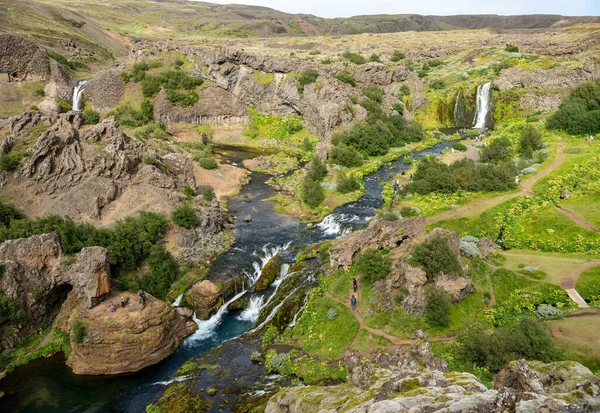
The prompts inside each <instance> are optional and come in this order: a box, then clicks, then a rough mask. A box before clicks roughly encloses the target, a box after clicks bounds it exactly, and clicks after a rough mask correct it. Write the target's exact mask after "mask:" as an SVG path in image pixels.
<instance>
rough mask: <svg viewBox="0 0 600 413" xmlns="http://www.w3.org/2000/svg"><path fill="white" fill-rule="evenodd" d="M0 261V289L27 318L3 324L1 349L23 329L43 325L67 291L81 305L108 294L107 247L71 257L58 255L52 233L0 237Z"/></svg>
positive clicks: (12, 342) (11, 343)
mask: <svg viewBox="0 0 600 413" xmlns="http://www.w3.org/2000/svg"><path fill="white" fill-rule="evenodd" d="M0 261H1V262H2V263H3V264H2V266H3V276H2V277H0V291H1V292H2V293H3V294H5V295H7V296H8V297H10V298H11V299H13V300H14V301H15V302H17V303H18V304H19V305H20V307H21V308H22V310H23V311H24V313H25V316H26V320H27V321H26V322H24V323H22V324H21V325H18V326H4V330H5V334H3V339H2V341H1V347H2V349H3V350H6V349H10V348H12V347H13V346H14V345H15V344H16V343H17V342H18V341H19V339H20V338H22V337H24V336H25V335H26V334H27V333H30V332H32V331H36V330H37V329H43V328H46V327H48V326H49V325H50V324H51V323H52V321H53V320H54V316H55V314H56V313H55V310H56V309H57V308H58V307H59V306H60V304H62V302H63V301H64V300H65V299H66V296H67V294H68V293H69V291H71V290H73V291H74V292H75V294H76V295H77V298H78V299H79V301H80V302H81V306H82V307H83V308H91V307H93V306H94V305H97V304H98V303H99V302H100V301H101V300H102V299H103V298H104V297H106V295H107V294H109V293H110V263H109V259H108V251H107V250H106V249H105V248H102V247H89V248H84V249H83V250H81V252H79V253H78V254H76V255H75V257H74V261H73V259H72V258H67V257H65V256H63V254H62V249H61V246H60V241H59V238H58V235H57V234H56V233H51V234H46V235H34V236H32V237H29V238H22V239H16V240H11V241H5V242H4V243H2V244H1V245H0Z"/></svg>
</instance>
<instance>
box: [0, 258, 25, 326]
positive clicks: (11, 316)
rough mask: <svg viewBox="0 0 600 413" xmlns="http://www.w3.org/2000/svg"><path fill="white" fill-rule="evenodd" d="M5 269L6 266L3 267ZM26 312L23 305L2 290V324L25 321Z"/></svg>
mask: <svg viewBox="0 0 600 413" xmlns="http://www.w3.org/2000/svg"><path fill="white" fill-rule="evenodd" d="M2 268H3V269H4V267H2ZM25 319H26V314H25V311H23V309H22V308H21V305H20V304H19V303H18V302H16V301H15V300H14V299H13V298H12V297H10V296H8V295H6V294H4V292H2V291H0V325H2V324H4V323H11V324H16V323H21V322H23V321H25Z"/></svg>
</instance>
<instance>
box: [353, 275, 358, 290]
mask: <svg viewBox="0 0 600 413" xmlns="http://www.w3.org/2000/svg"><path fill="white" fill-rule="evenodd" d="M352 287H353V288H354V292H356V290H357V289H358V282H357V281H356V278H354V279H353V280H352Z"/></svg>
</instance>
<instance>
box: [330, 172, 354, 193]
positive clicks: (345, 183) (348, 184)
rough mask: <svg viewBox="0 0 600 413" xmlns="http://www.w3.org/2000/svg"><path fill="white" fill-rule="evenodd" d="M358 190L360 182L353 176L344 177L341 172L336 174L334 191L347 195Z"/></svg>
mask: <svg viewBox="0 0 600 413" xmlns="http://www.w3.org/2000/svg"><path fill="white" fill-rule="evenodd" d="M359 189H360V182H358V179H356V177H355V176H354V175H350V176H348V175H346V174H345V173H344V172H343V171H340V172H338V174H337V187H336V190H337V191H338V192H339V193H341V194H347V193H348V192H354V191H358V190H359Z"/></svg>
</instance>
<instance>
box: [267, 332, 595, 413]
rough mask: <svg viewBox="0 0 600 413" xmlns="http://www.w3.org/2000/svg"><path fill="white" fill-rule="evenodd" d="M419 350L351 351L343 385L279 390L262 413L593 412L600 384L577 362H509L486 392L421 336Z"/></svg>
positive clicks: (417, 335)
mask: <svg viewBox="0 0 600 413" xmlns="http://www.w3.org/2000/svg"><path fill="white" fill-rule="evenodd" d="M414 339H415V341H416V346H415V347H413V348H411V349H408V348H398V349H397V350H396V351H395V352H394V354H387V353H385V354H377V355H375V356H374V357H372V358H367V357H362V356H361V355H360V354H359V353H356V352H353V351H350V350H348V351H347V352H346V354H345V356H344V363H345V364H346V368H347V369H348V381H347V383H344V384H340V385H337V386H305V387H292V388H288V389H283V390H281V391H279V392H278V393H277V394H276V395H275V396H273V397H272V398H271V400H270V401H269V402H268V404H267V406H266V409H265V413H305V412H313V413H330V412H334V411H335V412H338V413H342V412H344V413H367V412H368V413H391V412H412V413H434V412H439V413H442V412H445V413H451V412H456V413H458V412H470V413H479V412H481V413H484V412H485V413H490V412H498V413H500V412H522V413H525V412H532V413H533V412H548V413H550V412H567V411H577V412H597V411H598V409H600V378H599V377H597V376H594V375H593V374H592V372H591V371H590V370H589V369H587V368H586V367H584V366H582V365H581V364H579V363H576V362H571V361H563V362H556V363H549V364H543V363H540V362H534V361H525V360H518V361H513V362H511V363H509V364H508V365H507V366H506V367H505V368H504V369H503V370H502V371H500V373H498V375H497V376H496V377H495V378H494V381H493V383H492V388H491V389H488V388H487V387H486V386H484V385H483V384H482V383H481V381H479V379H477V378H476V377H475V376H473V375H472V374H470V373H458V372H449V371H448V369H447V365H446V361H445V360H443V359H440V358H435V357H433V353H432V350H431V345H430V344H429V343H428V342H427V339H426V337H425V335H424V333H423V332H422V331H417V332H416V333H415V335H414Z"/></svg>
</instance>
